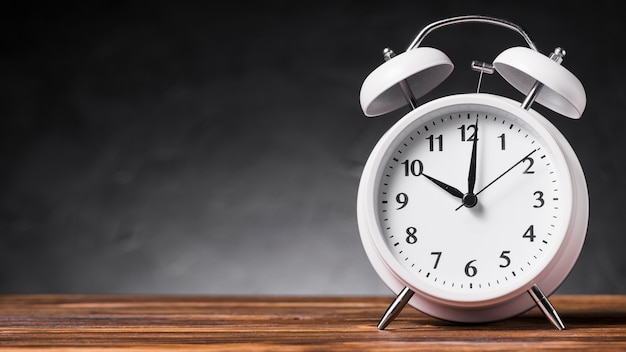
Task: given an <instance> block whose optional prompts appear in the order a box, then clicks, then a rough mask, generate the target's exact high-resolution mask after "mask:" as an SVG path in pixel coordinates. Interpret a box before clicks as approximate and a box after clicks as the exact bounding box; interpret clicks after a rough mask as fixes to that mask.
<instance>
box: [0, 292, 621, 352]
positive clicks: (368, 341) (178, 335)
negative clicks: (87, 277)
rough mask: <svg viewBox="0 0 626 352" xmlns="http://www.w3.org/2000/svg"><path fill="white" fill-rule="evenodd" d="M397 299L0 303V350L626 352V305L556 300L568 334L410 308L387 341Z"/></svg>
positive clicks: (539, 319)
mask: <svg viewBox="0 0 626 352" xmlns="http://www.w3.org/2000/svg"><path fill="white" fill-rule="evenodd" d="M390 300H391V298H390V297H375V298H372V297H198V296H92V295H88V296H79V295H4V296H2V295H0V349H20V350H28V349H48V350H81V349H82V350H105V349H108V350H124V349H128V350H133V351H141V350H155V349H156V350H179V349H182V350H185V349H189V350H191V349H196V350H241V351H248V350H267V351H276V350H320V351H327V350H359V351H363V350H372V349H375V350H383V351H392V350H407V351H408V350H411V351H414V350H418V349H429V350H454V351H459V350H480V351H497V350H531V349H532V350H539V349H541V350H543V349H555V350H556V349H564V350H573V349H581V350H585V351H589V350H602V351H607V350H611V349H615V350H626V296H554V297H552V299H551V300H552V303H553V304H554V306H555V307H556V308H557V309H558V310H559V312H560V314H561V316H562V318H563V319H564V321H565V323H566V325H567V330H564V331H558V330H556V329H554V328H553V327H552V326H551V325H550V324H549V323H548V321H547V320H546V319H545V318H544V317H543V315H542V314H541V313H540V312H539V311H538V310H537V309H536V308H535V309H533V310H531V311H530V312H528V313H526V314H524V315H522V316H520V317H517V318H513V319H509V320H506V321H503V322H498V323H491V324H480V325H456V324H451V323H446V322H443V321H439V320H436V319H433V318H430V317H428V316H425V315H423V314H421V313H419V312H418V311H416V310H415V309H413V308H410V307H408V308H406V309H405V310H404V311H402V313H401V314H400V316H399V317H398V318H397V319H396V320H395V321H394V322H393V323H392V324H391V325H390V326H389V327H388V328H387V329H386V330H384V331H379V330H377V329H376V323H377V322H378V319H379V318H380V316H381V314H382V313H383V312H384V311H385V309H386V308H387V306H388V304H389V303H390Z"/></svg>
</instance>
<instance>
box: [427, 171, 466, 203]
mask: <svg viewBox="0 0 626 352" xmlns="http://www.w3.org/2000/svg"><path fill="white" fill-rule="evenodd" d="M422 176H424V177H426V178H427V179H429V180H430V181H432V182H433V183H434V184H436V185H437V186H439V187H441V188H442V189H443V190H444V191H446V192H448V193H450V194H451V195H453V196H455V197H457V198H461V199H463V192H461V191H459V190H458V189H456V188H454V187H452V186H450V185H448V184H446V183H443V182H441V181H439V180H437V179H436V178H433V177H430V176H428V175H426V174H425V173H423V172H422Z"/></svg>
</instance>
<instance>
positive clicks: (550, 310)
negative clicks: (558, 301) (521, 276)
mask: <svg viewBox="0 0 626 352" xmlns="http://www.w3.org/2000/svg"><path fill="white" fill-rule="evenodd" d="M528 293H529V294H530V297H532V298H533V300H534V301H535V303H536V304H537V307H539V309H541V312H543V314H544V315H545V316H546V318H548V320H550V322H551V323H552V325H554V327H555V328H557V329H558V330H565V325H564V324H563V321H562V320H561V317H559V314H558V313H557V312H556V310H555V309H554V307H553V306H552V304H551V303H550V301H549V300H548V297H546V295H544V294H543V292H542V291H541V289H540V288H539V286H537V285H534V286H533V287H531V289H530V290H528Z"/></svg>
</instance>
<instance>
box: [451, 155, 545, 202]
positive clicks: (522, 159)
mask: <svg viewBox="0 0 626 352" xmlns="http://www.w3.org/2000/svg"><path fill="white" fill-rule="evenodd" d="M536 151H537V149H533V150H532V151H531V152H530V153H528V154H527V155H526V156H524V157H523V158H521V159H520V160H519V161H518V162H516V163H515V164H513V166H511V167H510V168H508V169H507V170H506V171H504V172H503V173H502V174H500V176H498V177H496V178H495V179H494V180H493V181H491V182H489V183H488V184H487V185H486V186H485V187H483V188H482V189H481V190H480V191H478V192H476V195H479V194H480V193H482V191H484V190H486V189H487V187H489V186H491V185H492V184H494V182H496V181H498V180H499V179H500V178H502V176H504V175H506V174H507V173H508V172H509V171H511V170H513V169H514V168H515V167H516V166H517V165H519V164H521V163H522V162H523V161H524V160H526V159H527V158H528V157H529V156H531V155H533V153H534V152H536ZM461 207H463V204H461V205H459V207H458V208H456V210H459V209H461Z"/></svg>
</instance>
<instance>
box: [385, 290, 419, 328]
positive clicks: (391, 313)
mask: <svg viewBox="0 0 626 352" xmlns="http://www.w3.org/2000/svg"><path fill="white" fill-rule="evenodd" d="M414 293H415V292H413V291H411V289H409V288H408V287H405V288H403V289H402V291H400V293H399V294H398V297H396V299H395V300H393V302H391V304H390V305H389V308H387V311H386V312H385V314H383V317H382V318H380V322H378V329H379V330H385V328H386V327H387V325H389V323H391V322H392V321H393V320H394V319H395V318H396V317H397V316H398V314H400V311H401V310H402V308H404V306H406V304H407V303H409V300H410V299H411V297H413V294H414Z"/></svg>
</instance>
